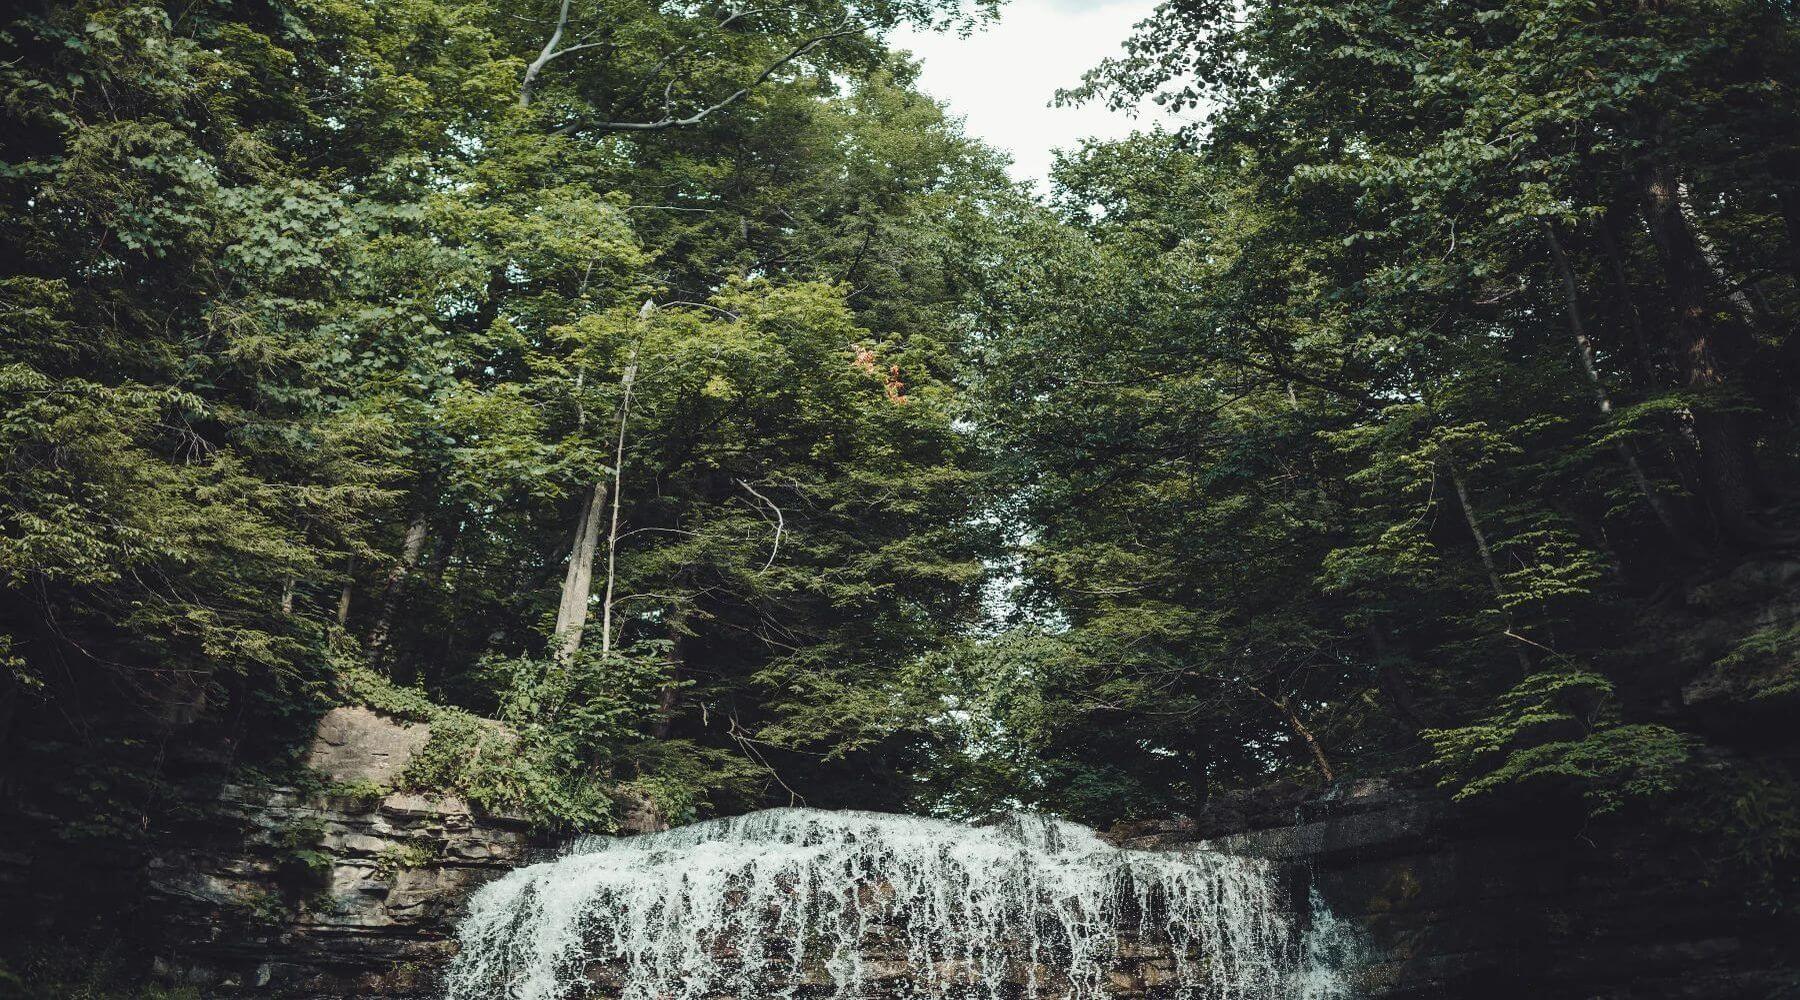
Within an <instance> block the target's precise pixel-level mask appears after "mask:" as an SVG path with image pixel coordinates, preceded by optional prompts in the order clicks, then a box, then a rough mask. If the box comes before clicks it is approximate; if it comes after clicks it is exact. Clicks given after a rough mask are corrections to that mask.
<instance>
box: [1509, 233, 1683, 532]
mask: <svg viewBox="0 0 1800 1000" xmlns="http://www.w3.org/2000/svg"><path fill="white" fill-rule="evenodd" d="M1544 238H1545V240H1546V241H1548V242H1549V244H1550V258H1551V260H1553V261H1555V263H1556V271H1557V274H1558V275H1560V276H1561V277H1562V286H1563V297H1564V298H1565V299H1566V300H1567V309H1568V313H1569V333H1570V335H1571V336H1572V337H1574V339H1575V352H1576V355H1577V356H1578V357H1580V359H1581V371H1582V373H1583V374H1584V375H1586V376H1587V381H1588V386H1589V387H1590V388H1591V389H1592V390H1593V392H1594V405H1595V406H1596V407H1598V408H1599V410H1600V415H1601V416H1602V417H1611V416H1612V412H1613V402H1612V394H1611V393H1609V392H1607V390H1606V382H1605V380H1603V379H1601V377H1600V370H1599V369H1598V368H1597V367H1596V366H1595V364H1594V342H1593V340H1592V339H1590V338H1589V337H1588V332H1587V322H1586V320H1585V318H1584V317H1583V315H1582V308H1581V287H1580V285H1579V284H1578V283H1577V282H1576V280H1575V269H1574V268H1573V267H1571V266H1570V265H1569V255H1568V254H1567V253H1565V252H1564V251H1563V245H1562V240H1560V239H1558V238H1557V236H1556V227H1555V226H1553V225H1551V224H1550V223H1548V222H1545V223H1544ZM1613 447H1614V449H1615V450H1617V451H1618V453H1619V459H1620V461H1622V462H1624V463H1625V468H1626V469H1627V470H1628V471H1629V472H1630V473H1631V480H1632V482H1634V483H1636V484H1637V488H1638V492H1639V493H1642V494H1643V496H1644V500H1645V502H1646V503H1648V504H1649V505H1650V510H1651V512H1652V513H1654V514H1655V515H1656V519H1657V520H1658V521H1660V522H1662V526H1663V530H1664V531H1666V532H1668V533H1669V536H1670V537H1671V538H1673V539H1675V540H1676V541H1677V542H1678V543H1681V544H1683V545H1684V546H1685V545H1687V536H1686V534H1685V533H1684V532H1683V531H1682V530H1681V526H1680V524H1679V523H1678V522H1677V521H1676V520H1675V514H1674V512H1673V511H1671V510H1669V508H1668V505H1667V504H1666V503H1664V501H1663V498H1662V496H1661V495H1659V494H1658V493H1657V492H1656V490H1655V489H1654V488H1652V487H1651V485H1650V477H1649V476H1646V475H1645V474H1644V466H1643V463H1642V462H1640V461H1638V454H1637V449H1636V448H1633V447H1632V446H1631V444H1630V443H1629V442H1626V441H1618V442H1615V443H1614V445H1613Z"/></svg>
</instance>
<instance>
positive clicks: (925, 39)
mask: <svg viewBox="0 0 1800 1000" xmlns="http://www.w3.org/2000/svg"><path fill="white" fill-rule="evenodd" d="M1155 6H1156V0H1010V2H1009V3H1007V5H1006V6H1005V7H1004V8H1003V9H1002V11H1001V19H1000V22H999V23H998V24H995V25H992V26H990V27H989V28H988V29H987V30H985V31H982V32H978V33H977V34H975V35H973V36H971V37H969V38H958V37H956V36H955V35H954V34H941V35H939V34H923V33H919V32H915V31H901V32H897V33H896V34H895V35H894V37H893V40H892V41H893V44H894V46H895V47H896V48H903V49H910V50H911V51H912V53H913V54H914V55H915V56H918V57H919V58H921V59H923V60H924V62H925V70H924V76H923V78H922V81H921V82H922V83H923V85H924V88H925V90H926V92H928V93H930V94H931V95H932V96H933V97H936V98H938V99H939V100H941V101H944V102H946V103H947V104H948V105H949V107H950V111H951V112H952V113H953V114H956V115H960V116H963V117H964V118H966V119H967V123H968V131H969V134H970V135H973V136H974V137H976V138H978V139H981V140H982V141H984V142H986V143H988V144H989V145H991V146H995V147H998V148H1000V149H1003V150H1006V151H1007V152H1010V153H1011V154H1012V156H1013V161H1014V167H1013V175H1014V176H1015V177H1019V178H1021V179H1023V178H1034V179H1037V180H1040V181H1041V180H1042V179H1043V178H1044V177H1046V176H1047V175H1048V174H1049V172H1050V159H1051V155H1050V154H1051V150H1052V149H1056V148H1069V147H1073V146H1075V145H1076V144H1077V143H1079V142H1080V141H1081V140H1082V139H1085V138H1088V137H1098V138H1117V137H1119V136H1122V135H1125V134H1127V133H1129V132H1130V131H1132V129H1133V128H1134V127H1136V128H1148V127H1149V126H1150V125H1151V124H1152V123H1153V122H1155V121H1158V120H1161V121H1165V122H1170V121H1172V119H1171V118H1169V117H1167V116H1164V115H1162V114H1161V112H1160V111H1158V110H1157V109H1155V108H1154V107H1149V108H1146V109H1145V110H1144V111H1143V112H1141V113H1140V114H1139V116H1138V117H1137V118H1136V119H1133V118H1131V117H1129V116H1127V115H1124V114H1121V113H1116V112H1112V111H1108V110H1106V109H1105V108H1103V107H1101V106H1099V105H1096V104H1088V105H1083V106H1081V107H1076V108H1052V107H1049V106H1048V105H1049V103H1050V99H1051V98H1052V97H1054V96H1055V94H1056V91H1057V90H1058V89H1059V88H1063V87H1070V86H1074V85H1075V84H1077V83H1080V82H1081V75H1082V74H1083V73H1085V72H1087V70H1088V69H1090V68H1091V67H1093V66H1094V65H1095V64H1096V63H1098V62H1099V61H1100V60H1102V59H1104V58H1106V57H1107V56H1109V55H1113V54H1115V53H1117V52H1118V51H1119V48H1120V45H1121V43H1122V42H1124V40H1125V37H1126V36H1127V35H1129V34H1130V33H1131V26H1132V25H1133V24H1135V23H1137V22H1138V21H1140V20H1142V19H1143V18H1144V17H1147V16H1148V15H1149V14H1150V11H1151V10H1152V9H1153V8H1154V7H1155Z"/></svg>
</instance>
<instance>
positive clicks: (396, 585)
mask: <svg viewBox="0 0 1800 1000" xmlns="http://www.w3.org/2000/svg"><path fill="white" fill-rule="evenodd" d="M424 549H425V515H424V513H423V512H421V513H418V514H415V515H413V519H412V523H410V524H408V525H407V526H406V540H405V541H404V542H402V543H401V545H400V558H399V559H398V560H396V561H395V563H394V566H393V568H392V569H390V570H388V577H387V585H386V586H384V587H383V588H382V591H381V612H380V613H379V614H377V615H376V616H375V626H374V627H373V628H371V629H370V630H369V661H370V662H371V663H373V662H376V661H378V660H380V659H381V656H382V654H383V653H385V652H386V651H387V645H388V641H389V640H390V639H391V638H392V635H393V624H394V611H395V609H396V608H398V607H399V605H400V595H401V593H402V592H403V591H404V590H405V588H406V579H407V577H409V576H411V575H412V571H413V567H414V566H417V565H418V564H419V553H420V552H423V551H424Z"/></svg>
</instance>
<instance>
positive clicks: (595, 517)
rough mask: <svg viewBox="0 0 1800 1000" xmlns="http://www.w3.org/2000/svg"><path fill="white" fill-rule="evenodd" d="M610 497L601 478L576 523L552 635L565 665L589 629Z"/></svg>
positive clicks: (583, 504) (560, 658)
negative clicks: (596, 562)
mask: <svg viewBox="0 0 1800 1000" xmlns="http://www.w3.org/2000/svg"><path fill="white" fill-rule="evenodd" d="M606 495H607V481H606V480H605V479H601V480H600V481H599V482H596V483H595V484H594V488H593V489H591V490H589V491H588V495H587V499H586V500H585V501H583V502H582V505H581V515H580V517H579V518H578V519H577V521H576V523H575V542H574V544H573V545H572V546H570V548H569V565H568V568H567V569H566V570H565V571H564V572H563V585H562V598H561V600H560V601H558V602H557V605H556V627H555V629H554V630H553V631H552V632H551V646H552V648H553V649H554V651H555V655H556V658H557V659H558V660H560V661H562V662H563V663H567V662H568V661H569V660H570V659H572V658H573V657H574V656H575V653H576V651H577V650H579V649H580V648H581V635H582V632H583V631H585V630H586V628H587V612H588V600H589V598H590V597H592V596H593V592H594V556H595V555H596V554H597V553H598V552H599V550H600V516H601V514H602V513H603V512H604V511H605V510H606Z"/></svg>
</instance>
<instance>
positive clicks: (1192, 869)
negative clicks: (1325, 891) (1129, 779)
mask: <svg viewBox="0 0 1800 1000" xmlns="http://www.w3.org/2000/svg"><path fill="white" fill-rule="evenodd" d="M1290 895H1292V894H1291V893H1290V892H1289V890H1288V887H1286V886H1285V885H1284V883H1283V880H1282V878H1281V875H1280V872H1279V870H1278V869H1277V867H1276V866H1274V865H1272V864H1270V863H1269V862H1266V861H1263V860H1260V859H1255V858H1245V857H1238V856H1233V855H1228V854H1223V853H1217V852H1213V851H1208V850H1205V849H1203V848H1201V849H1194V850H1189V851H1183V852H1161V851H1157V852H1151V851H1134V850H1124V849H1120V848H1115V847H1112V846H1110V845H1108V844H1106V843H1105V842H1103V841H1101V840H1100V839H1099V838H1098V837H1097V836H1096V835H1095V834H1094V832H1093V831H1091V830H1089V829H1087V828H1086V827H1082V826H1077V825H1075V824H1072V823H1066V822H1062V821H1059V820H1054V819H1048V818H1045V817H1040V816H1032V815H1025V814H1015V815H1012V816H1010V817H1008V818H1006V819H1005V820H1003V821H1002V822H999V823H996V824H993V825H989V826H966V825H963V824H959V823H952V822H947V821H943V820H934V819H923V818H919V817H911V816H894V815H885V814H879V813H865V812H827V811H822V810H816V809H775V810H770V811H767V812H760V813H754V814H751V815H748V816H740V817H735V818H732V819H722V820H714V821H711V822H706V823H699V824H695V825H693V826H689V827H683V828H681V829H676V830H671V831H669V832H667V833H658V834H651V835H648V836H641V837H632V838H626V839H613V838H588V839H584V840H582V841H580V842H578V843H577V844H576V845H574V847H573V848H572V849H571V850H570V851H569V852H568V853H567V854H565V855H564V856H562V857H560V858H558V859H556V860H554V861H550V862H546V863H544V864H538V865H533V866H531V867H528V868H522V869H519V870H517V871H514V872H512V873H511V874H509V875H507V876H506V877H504V878H502V879H500V880H498V881H496V882H494V883H492V884H490V885H488V886H486V887H484V888H483V889H482V890H481V891H480V892H479V893H477V894H476V896H475V898H474V900H473V901H472V903H471V905H470V911H469V914H468V916H467V917H466V918H465V919H464V920H463V922H462V924H461V927H460V929H459V938H460V943H461V952H460V954H459V956H458V958H457V960H456V962H455V963H454V965H453V967H452V969H451V971H450V984H449V998H450V1000H574V998H585V997H617V998H619V1000H700V998H708V997H730V998H734V1000H772V998H778V997H779V998H796V1000H800V998H813V997H820V998H825V997H829V998H832V1000H861V998H873V997H882V998H889V997H921V998H924V997H948V998H970V1000H1001V998H1016V997H1023V998H1027V1000H1035V998H1043V1000H1092V998H1098V997H1103V996H1109V995H1112V994H1114V993H1118V992H1137V993H1143V994H1148V995H1155V996H1166V997H1180V998H1192V1000H1329V998H1340V997H1347V996H1348V995H1349V994H1348V992H1347V991H1346V990H1345V988H1344V986H1343V984H1342V983H1341V982H1340V978H1339V975H1338V973H1337V971H1336V970H1335V969H1334V968H1332V967H1331V966H1332V964H1333V963H1334V962H1335V961H1336V959H1335V957H1334V956H1338V955H1341V954H1342V951H1343V944H1342V942H1341V941H1338V940H1328V939H1327V938H1336V937H1338V936H1340V935H1341V934H1343V933H1344V931H1343V930H1342V929H1341V927H1340V925H1339V924H1338V922H1336V921H1334V920H1332V919H1331V918H1330V915H1329V913H1328V912H1324V911H1323V910H1322V908H1320V906H1319V904H1318V903H1317V900H1316V899H1315V900H1313V901H1312V902H1311V907H1310V908H1311V910H1312V911H1313V917H1312V919H1311V920H1310V922H1309V923H1308V926H1307V928H1306V929H1303V928H1302V926H1301V922H1300V921H1299V919H1298V918H1297V917H1296V916H1295V911H1296V910H1297V909H1302V908H1307V901H1306V900H1304V899H1302V900H1300V901H1298V902H1296V900H1294V899H1291V898H1288V897H1289V896H1290Z"/></svg>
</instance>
